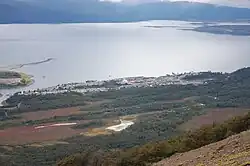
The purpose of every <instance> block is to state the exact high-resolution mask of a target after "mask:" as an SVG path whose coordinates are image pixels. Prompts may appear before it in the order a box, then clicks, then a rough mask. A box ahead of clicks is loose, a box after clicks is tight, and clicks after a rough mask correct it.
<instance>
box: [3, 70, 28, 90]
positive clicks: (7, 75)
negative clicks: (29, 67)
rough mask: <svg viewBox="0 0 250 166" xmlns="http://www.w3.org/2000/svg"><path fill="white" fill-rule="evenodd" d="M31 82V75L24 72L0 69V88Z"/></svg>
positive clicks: (25, 84) (24, 84)
mask: <svg viewBox="0 0 250 166" xmlns="http://www.w3.org/2000/svg"><path fill="white" fill-rule="evenodd" d="M32 82H33V80H32V79H31V76H29V75H27V74H25V73H22V72H16V71H4V70H0V89H8V88H15V87H19V86H27V85H30V84H32Z"/></svg>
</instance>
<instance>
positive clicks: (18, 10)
mask: <svg viewBox="0 0 250 166" xmlns="http://www.w3.org/2000/svg"><path fill="white" fill-rule="evenodd" d="M128 1H129V0H128ZM131 1H132V0H131ZM134 1H136V0H134ZM147 1H148V2H150V3H139V4H136V5H127V4H124V3H112V2H100V1H97V0H1V1H0V23H60V22H123V21H141V20H151V19H154V20H157V19H158V20H159V19H162V20H167V19H175V20H209V21H211V20H212V21H214V20H221V21H234V20H237V19H250V9H247V8H236V7H227V6H216V5H212V4H205V3H194V2H181V1H178V2H160V1H157V0H147ZM151 1H152V2H151Z"/></svg>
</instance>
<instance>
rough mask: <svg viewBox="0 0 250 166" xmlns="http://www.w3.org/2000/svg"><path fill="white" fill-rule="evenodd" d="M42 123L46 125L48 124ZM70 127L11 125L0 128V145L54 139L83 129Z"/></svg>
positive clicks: (78, 132)
mask: <svg viewBox="0 0 250 166" xmlns="http://www.w3.org/2000/svg"><path fill="white" fill-rule="evenodd" d="M82 123H83V122H82ZM42 125H44V126H46V125H50V124H42ZM42 125H41V126H42ZM71 127H72V126H53V127H46V128H40V129H39V128H36V126H22V127H11V128H7V129H5V130H0V142H1V145H20V144H27V143H33V142H43V141H55V140H59V139H64V138H68V137H71V136H74V135H79V134H80V133H81V132H83V131H84V130H75V129H72V128H71Z"/></svg>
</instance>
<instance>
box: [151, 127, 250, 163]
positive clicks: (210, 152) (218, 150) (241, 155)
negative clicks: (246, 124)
mask: <svg viewBox="0 0 250 166" xmlns="http://www.w3.org/2000/svg"><path fill="white" fill-rule="evenodd" d="M249 165H250V131H245V132H242V133H240V134H238V135H234V136H231V137H229V138H227V139H225V140H222V141H219V142H216V143H213V144H210V145H207V146H204V147H201V148H199V149H196V150H192V151H189V152H186V153H181V154H176V155H174V156H171V157H170V158H167V159H164V160H162V161H160V162H158V163H156V164H153V166H249Z"/></svg>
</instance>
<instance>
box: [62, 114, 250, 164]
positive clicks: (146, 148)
mask: <svg viewBox="0 0 250 166" xmlns="http://www.w3.org/2000/svg"><path fill="white" fill-rule="evenodd" d="M249 129H250V113H248V114H246V115H245V116H242V117H234V118H232V119H230V120H228V121H226V122H224V123H222V124H213V125H210V126H204V127H202V128H200V129H198V130H196V131H190V132H187V133H185V134H183V135H181V136H177V137H173V138H171V139H168V140H166V141H158V142H151V143H147V144H145V145H143V146H139V147H135V148H131V149H127V150H123V151H115V152H109V153H104V154H102V155H100V152H95V153H84V154H78V155H73V156H70V157H67V158H65V159H63V160H61V161H59V162H58V163H57V166H147V165H148V164H150V163H154V162H158V161H160V160H162V159H164V158H167V157H170V156H172V155H173V154H175V153H183V152H187V151H190V150H192V149H197V148H199V147H202V146H205V145H208V144H210V143H214V142H217V141H220V140H223V139H225V138H227V137H229V136H231V135H234V134H237V133H240V132H242V131H246V130H249Z"/></svg>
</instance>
